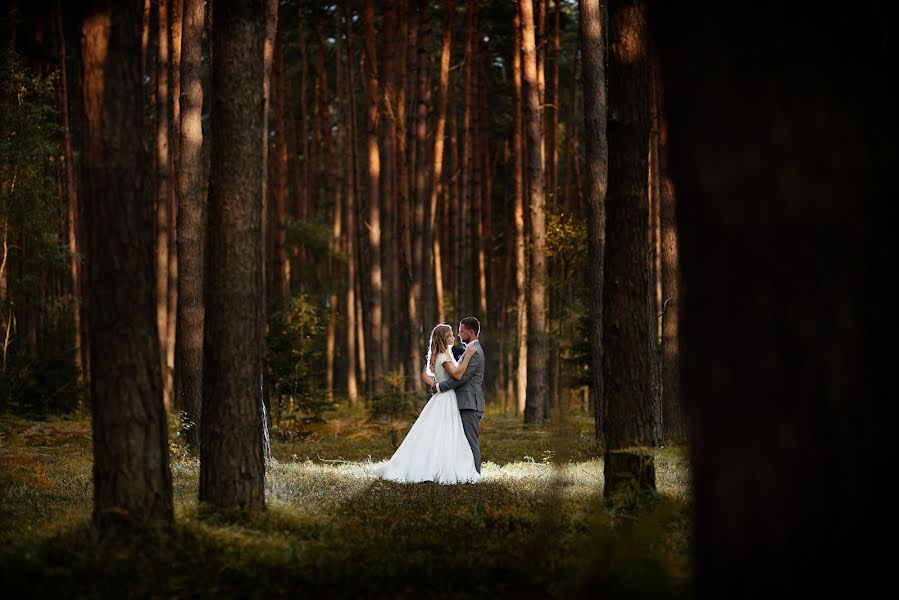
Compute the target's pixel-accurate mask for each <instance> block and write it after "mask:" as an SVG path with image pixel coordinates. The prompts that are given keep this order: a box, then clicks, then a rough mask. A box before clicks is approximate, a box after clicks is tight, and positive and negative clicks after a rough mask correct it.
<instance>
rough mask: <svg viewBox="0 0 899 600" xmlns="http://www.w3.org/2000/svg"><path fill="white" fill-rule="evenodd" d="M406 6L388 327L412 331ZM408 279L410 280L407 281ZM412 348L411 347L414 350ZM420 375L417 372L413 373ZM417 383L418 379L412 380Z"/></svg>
mask: <svg viewBox="0 0 899 600" xmlns="http://www.w3.org/2000/svg"><path fill="white" fill-rule="evenodd" d="M407 4H408V3H407V2H406V1H402V2H399V3H398V4H397V6H398V8H399V10H398V11H397V13H398V14H397V19H398V23H397V27H396V46H395V53H394V59H393V69H391V71H392V73H393V75H392V80H393V95H394V110H393V112H394V114H395V117H394V119H393V123H394V146H393V160H392V162H393V183H392V186H393V190H394V191H393V199H394V200H393V202H394V203H395V204H396V210H395V212H394V215H396V216H395V218H394V229H393V231H394V237H393V239H394V240H395V241H394V244H393V245H394V246H395V251H394V253H393V286H392V293H391V297H392V298H394V299H395V300H394V301H393V321H391V323H402V324H404V325H405V327H407V328H410V329H411V328H412V327H411V323H410V321H409V314H408V313H409V311H408V300H407V301H406V302H402V301H401V298H407V299H408V298H409V296H410V293H409V287H410V286H409V283H410V282H409V279H407V275H406V274H408V273H409V259H410V255H411V253H412V248H411V244H412V237H411V235H410V234H411V232H410V229H409V227H410V223H411V221H410V211H409V186H408V183H409V175H408V172H407V171H413V172H414V170H415V167H414V165H412V166H411V168H410V166H409V164H408V163H407V162H406V159H405V157H406V151H407V149H406V130H407V129H408V128H407V125H406V83H405V82H406V65H407V62H408V61H407V60H406V46H407V39H408V36H409V18H408V16H407V15H408V10H407ZM410 278H411V277H410ZM390 339H391V341H392V342H393V347H392V348H391V349H390V355H391V356H395V357H396V364H395V366H394V369H397V370H399V371H401V372H403V371H405V370H406V369H405V367H406V366H407V363H406V361H405V360H402V358H401V356H402V354H403V352H402V349H403V346H405V342H404V341H403V339H402V336H399V335H394V336H390ZM413 348H414V346H413ZM413 372H415V373H418V372H420V371H419V369H418V368H416V369H415V371H413ZM409 375H410V376H409V377H407V378H406V384H407V385H406V389H410V386H411V383H412V377H411V373H410V374H409ZM415 380H416V382H417V381H418V377H415Z"/></svg>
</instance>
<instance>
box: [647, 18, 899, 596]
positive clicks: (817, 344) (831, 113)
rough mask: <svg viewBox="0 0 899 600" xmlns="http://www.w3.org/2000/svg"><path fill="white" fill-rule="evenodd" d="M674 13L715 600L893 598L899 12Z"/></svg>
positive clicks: (662, 38) (673, 131)
mask: <svg viewBox="0 0 899 600" xmlns="http://www.w3.org/2000/svg"><path fill="white" fill-rule="evenodd" d="M654 8H655V9H656V11H657V12H655V13H654V17H655V18H654V22H655V34H656V35H655V39H656V40H657V41H658V52H659V56H660V59H661V66H662V79H663V83H664V92H665V112H666V117H667V120H668V126H669V134H670V137H669V143H668V155H669V156H670V166H671V175H672V178H673V180H674V185H675V186H676V189H677V219H676V220H677V227H678V233H679V234H680V236H679V240H680V251H681V254H680V258H681V267H682V269H681V274H682V281H683V287H682V289H680V290H679V291H680V296H679V298H680V300H681V302H680V307H681V310H680V323H679V333H680V357H681V369H680V372H681V385H682V394H683V397H684V401H685V405H686V408H687V411H688V414H689V417H690V459H691V464H692V467H693V490H694V494H695V496H694V499H695V515H696V522H695V531H694V536H693V540H694V542H693V552H694V557H695V564H696V592H697V595H698V597H700V598H721V597H725V596H727V597H731V598H734V597H737V598H750V597H760V596H762V595H764V594H767V593H769V592H770V590H772V589H774V586H776V589H778V590H779V591H780V592H782V593H783V594H790V595H798V594H802V595H822V596H827V597H856V598H861V597H873V596H875V595H877V594H878V593H880V590H881V589H885V588H883V586H888V585H890V582H891V579H892V568H893V562H894V561H893V556H894V549H893V545H894V540H895V539H896V534H897V531H896V529H897V528H896V519H895V518H894V517H893V516H891V515H892V514H893V510H894V509H893V494H892V493H891V491H890V488H891V487H892V483H893V482H892V478H891V477H890V476H889V474H890V473H891V472H894V471H895V461H894V459H893V458H892V453H891V452H890V451H889V447H890V446H891V445H892V444H894V443H895V424H896V422H897V414H896V413H897V410H896V406H897V405H896V402H895V400H894V398H893V395H892V394H891V393H890V390H891V389H892V388H894V387H895V384H894V382H893V379H894V378H893V370H894V367H893V361H892V359H891V358H890V356H891V352H890V350H892V346H893V345H894V338H893V337H892V336H891V335H889V333H888V332H889V328H890V324H892V323H893V322H894V315H893V313H894V312H895V300H894V294H892V293H890V292H889V291H888V288H886V287H884V285H885V284H884V277H885V275H886V274H887V273H890V272H893V270H894V268H895V263H896V255H895V245H894V239H893V238H894V236H895V231H894V229H895V225H894V224H895V222H896V214H895V213H896V204H895V199H896V197H897V195H899V194H897V180H896V177H895V174H896V165H897V161H899V156H897V150H896V143H895V140H896V135H897V117H896V112H895V107H896V106H897V103H899V98H897V94H896V88H895V73H896V72H897V67H899V65H897V52H896V40H895V37H891V36H892V34H893V33H894V32H895V25H896V19H895V13H892V14H886V13H887V11H889V10H890V9H892V8H893V6H892V5H889V6H888V5H886V4H881V3H865V4H863V5H862V6H856V5H854V6H853V10H851V11H832V12H831V11H815V12H811V13H809V12H808V11H807V10H805V7H802V6H782V5H780V4H778V5H777V11H776V13H772V14H771V18H770V19H768V18H766V19H763V20H761V21H755V22H750V21H749V20H747V19H746V16H745V14H744V13H743V12H742V11H740V12H738V11H736V10H734V11H731V10H729V8H730V5H727V4H721V5H719V6H717V7H715V8H714V9H712V10H708V9H707V7H703V8H702V9H700V8H699V7H691V8H685V7H683V6H677V7H675V6H673V5H671V4H670V3H668V2H656V3H654ZM771 8H772V7H771V6H768V5H765V6H762V7H760V9H762V10H765V11H768V10H770V9H771ZM875 15H876V16H877V18H874V16H875ZM887 32H889V34H890V35H887ZM835 39H839V40H840V43H839V44H834V40H835Z"/></svg>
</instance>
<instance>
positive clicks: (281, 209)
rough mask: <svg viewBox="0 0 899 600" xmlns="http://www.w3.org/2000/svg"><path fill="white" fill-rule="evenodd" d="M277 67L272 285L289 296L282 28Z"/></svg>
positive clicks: (280, 294)
mask: <svg viewBox="0 0 899 600" xmlns="http://www.w3.org/2000/svg"><path fill="white" fill-rule="evenodd" d="M273 60H274V67H273V79H274V86H273V87H274V89H273V90H272V94H273V96H272V98H273V105H274V111H275V147H274V157H273V159H274V160H273V165H272V166H273V171H274V179H275V181H274V185H273V186H272V192H273V193H272V196H273V199H274V209H275V211H274V212H275V223H274V226H275V235H274V246H275V252H274V254H275V255H274V257H273V258H274V259H275V269H274V274H273V275H274V277H273V281H272V287H273V288H274V290H275V293H276V295H277V298H278V299H279V300H281V301H283V300H286V299H287V295H288V293H289V292H290V261H288V260H287V205H288V202H289V198H288V190H289V184H288V175H289V173H288V163H287V118H286V111H287V107H286V104H287V102H286V96H287V82H286V77H287V76H286V73H285V67H284V40H283V35H282V32H281V31H278V33H277V34H275V56H274V59H273Z"/></svg>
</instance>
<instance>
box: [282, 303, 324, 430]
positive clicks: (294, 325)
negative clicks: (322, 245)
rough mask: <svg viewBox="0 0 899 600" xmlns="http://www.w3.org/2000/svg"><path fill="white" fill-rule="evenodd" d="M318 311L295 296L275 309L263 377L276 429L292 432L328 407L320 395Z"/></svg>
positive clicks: (321, 327)
mask: <svg viewBox="0 0 899 600" xmlns="http://www.w3.org/2000/svg"><path fill="white" fill-rule="evenodd" d="M323 313H324V309H323V307H321V306H319V305H318V304H316V303H315V301H314V300H313V298H312V297H311V296H307V295H302V294H301V295H298V296H294V297H292V298H290V299H288V300H287V301H286V302H284V303H283V304H282V305H280V306H278V307H276V308H275V310H274V311H272V313H271V315H270V317H269V323H268V335H267V337H266V372H267V373H268V378H267V382H268V390H269V394H270V398H271V401H273V403H275V404H276V406H275V407H273V408H272V417H273V420H275V419H276V420H277V421H276V426H278V427H280V428H286V429H294V430H295V429H298V428H302V427H303V426H304V425H306V424H308V423H311V422H315V421H320V420H321V416H322V413H324V412H325V411H328V410H331V409H332V407H333V403H332V401H330V400H329V399H328V398H327V396H326V392H325V390H324V386H323V384H324V369H325V363H324V347H325V344H324V334H325V318H324V316H323Z"/></svg>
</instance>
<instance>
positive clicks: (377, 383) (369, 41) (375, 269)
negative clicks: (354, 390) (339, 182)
mask: <svg viewBox="0 0 899 600" xmlns="http://www.w3.org/2000/svg"><path fill="white" fill-rule="evenodd" d="M362 24H363V27H364V31H365V53H364V54H365V91H366V100H367V102H368V110H367V113H366V122H367V124H368V190H367V191H368V252H369V260H370V263H371V264H370V266H369V285H370V287H371V290H370V292H369V307H370V308H369V327H368V331H369V334H368V339H367V340H366V342H367V344H366V346H367V347H368V353H367V359H368V377H369V388H370V390H371V391H375V392H376V391H379V390H380V389H381V387H382V385H383V379H384V355H383V352H382V342H381V327H382V322H381V316H382V315H381V313H382V308H383V303H382V298H383V290H382V287H381V286H382V280H381V205H380V198H379V195H378V193H379V191H380V173H381V154H380V149H379V147H378V101H379V95H378V71H377V68H378V62H377V61H378V58H377V53H376V50H375V6H374V1H373V0H365V1H364V2H363V11H362Z"/></svg>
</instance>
